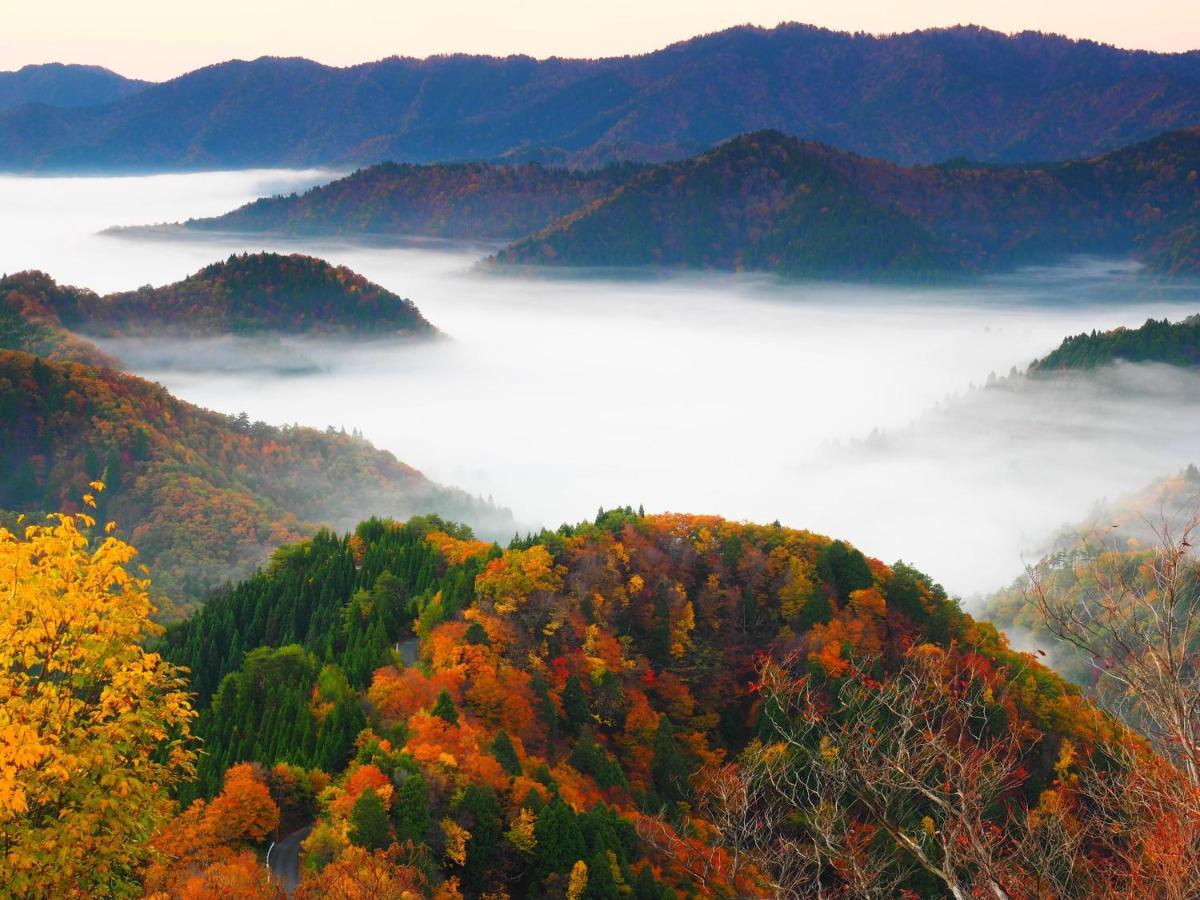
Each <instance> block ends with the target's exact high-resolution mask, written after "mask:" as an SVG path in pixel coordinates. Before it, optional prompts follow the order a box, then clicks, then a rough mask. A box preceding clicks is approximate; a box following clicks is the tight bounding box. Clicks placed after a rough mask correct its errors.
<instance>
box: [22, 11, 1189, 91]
mask: <svg viewBox="0 0 1200 900" xmlns="http://www.w3.org/2000/svg"><path fill="white" fill-rule="evenodd" d="M781 21H795V22H805V23H809V24H814V25H820V26H824V27H827V28H832V29H836V30H844V31H869V32H874V33H889V32H897V31H911V30H914V29H918V28H929V27H935V26H948V25H957V24H967V23H970V24H976V25H984V26H987V27H989V28H994V29H996V30H998V31H1003V32H1016V31H1024V30H1037V31H1050V32H1055V33H1059V34H1065V35H1068V36H1070V37H1074V38H1088V39H1091V40H1096V41H1101V42H1103V43H1109V44H1115V45H1117V46H1119V47H1127V48H1133V49H1146V50H1158V51H1165V52H1179V51H1186V50H1193V49H1198V48H1200V2H1195V0H1186V2H1185V0H1143V2H1141V3H1137V4H1133V3H1129V2H1122V3H1120V4H1117V3H1113V2H1105V0H1100V2H1086V0H1009V2H1006V3H1003V4H1001V3H998V2H994V0H993V2H979V0H957V2H955V0H909V2H907V3H898V2H896V0H891V2H889V0H809V2H800V3H798V2H783V0H743V2H740V3H738V4H736V5H734V4H730V3H729V2H728V0H724V2H715V0H593V2H567V0H557V2H556V0H511V2H508V3H504V4H500V3H496V2H491V0H433V2H429V0H424V2H422V3H419V4H414V3H407V2H397V0H337V2H331V0H41V2H36V3H35V2H29V0H0V71H4V70H12V69H18V68H20V67H21V66H24V65H27V64H30V63H42V62H73V63H91V64H96V65H102V66H106V67H108V68H110V69H113V70H115V71H117V72H120V73H122V74H123V75H127V76H130V77H139V78H149V79H153V80H161V79H165V78H171V77H174V76H176V75H179V74H182V73H183V72H186V71H190V70H192V69H195V68H198V67H200V66H204V65H209V64H211V63H216V62H221V61H224V60H227V59H232V58H243V59H248V58H254V57H258V56H306V57H308V58H310V59H316V60H319V61H320V62H324V63H329V64H331V65H349V64H353V63H358V62H366V61H369V60H374V59H380V58H382V57H385V56H391V55H401V56H418V57H423V56H428V55H432V54H437V53H452V52H465V53H487V54H496V55H506V54H511V53H526V54H529V55H531V56H537V57H546V56H583V57H596V56H614V55H622V54H626V53H643V52H647V51H650V50H654V49H657V48H659V47H662V46H665V45H667V44H670V43H673V42H675V41H680V40H685V39H687V38H689V37H693V36H695V35H697V34H704V33H707V32H711V31H718V30H720V29H722V28H727V27H729V26H732V25H739V24H745V23H752V24H755V25H763V26H768V27H769V26H773V25H775V24H777V23H779V22H781Z"/></svg>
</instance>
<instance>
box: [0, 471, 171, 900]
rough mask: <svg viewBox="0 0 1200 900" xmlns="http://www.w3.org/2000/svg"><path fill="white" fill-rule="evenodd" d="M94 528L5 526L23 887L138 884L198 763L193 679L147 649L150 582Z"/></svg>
mask: <svg viewBox="0 0 1200 900" xmlns="http://www.w3.org/2000/svg"><path fill="white" fill-rule="evenodd" d="M93 487H95V489H96V490H99V489H100V487H102V486H95V485H94V486H93ZM89 523H91V519H90V517H86V516H82V515H80V516H69V515H54V516H51V517H50V518H49V520H48V521H47V523H46V524H43V525H33V526H30V527H28V528H26V529H25V531H24V533H23V535H20V536H18V535H14V534H12V533H11V532H9V531H8V530H6V529H0V841H2V843H3V846H4V848H5V850H6V852H5V853H4V854H3V855H0V884H3V885H5V886H6V890H9V891H12V892H13V893H14V894H17V895H23V894H26V893H29V892H33V893H37V894H40V895H43V896H68V895H74V894H76V893H82V894H84V895H92V894H93V893H96V894H103V893H109V892H111V891H112V890H113V889H114V886H115V885H118V884H131V883H133V882H134V881H135V880H136V873H137V871H138V870H139V869H140V868H141V867H142V866H144V865H145V863H146V861H147V860H148V859H149V856H150V850H149V849H148V845H147V843H146V837H147V836H148V835H149V834H150V833H151V832H152V831H153V830H154V829H155V828H156V827H157V826H158V825H159V824H161V823H162V822H163V821H165V820H166V819H167V818H169V817H170V814H171V802H170V799H169V797H168V793H167V792H168V790H169V788H170V787H171V785H173V784H175V783H176V782H178V781H179V780H180V779H182V778H185V777H187V776H188V775H190V773H191V771H192V763H193V759H194V751H193V748H192V742H191V737H190V724H191V720H192V718H193V716H194V712H193V710H192V708H191V705H190V702H189V699H188V693H187V692H186V690H185V687H186V686H185V683H184V681H183V679H182V678H181V676H180V673H179V672H178V671H177V670H176V669H174V668H173V667H172V666H171V665H170V664H168V663H167V662H165V661H164V660H163V659H162V658H161V657H160V656H159V655H158V654H156V653H150V652H147V651H146V649H145V647H144V646H143V644H144V641H145V639H146V638H147V637H149V636H151V635H152V634H154V633H155V626H153V625H152V624H151V622H150V614H151V612H152V607H151V604H150V599H149V596H148V594H147V587H148V582H147V581H144V580H141V579H137V578H135V577H133V576H132V575H131V574H130V573H129V571H128V570H127V566H128V564H129V563H130V561H131V560H132V558H133V556H134V553H135V551H134V549H133V548H132V547H130V546H129V545H128V544H125V543H123V542H121V541H119V540H117V539H116V538H113V537H111V536H110V537H107V538H104V539H102V540H101V541H100V542H99V544H98V545H96V544H94V543H93V541H92V539H91V538H90V536H89V535H88V533H87V531H86V530H81V527H80V526H81V525H84V526H88V527H90V524H89Z"/></svg>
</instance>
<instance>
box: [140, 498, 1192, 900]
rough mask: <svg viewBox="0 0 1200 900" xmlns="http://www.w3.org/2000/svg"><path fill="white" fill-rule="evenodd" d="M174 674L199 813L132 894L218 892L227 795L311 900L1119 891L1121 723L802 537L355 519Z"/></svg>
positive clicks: (210, 625)
mask: <svg viewBox="0 0 1200 900" xmlns="http://www.w3.org/2000/svg"><path fill="white" fill-rule="evenodd" d="M413 629H415V632H416V634H417V636H418V637H419V641H420V643H419V661H418V663H417V664H415V665H408V666H406V665H404V663H403V662H402V661H401V658H400V654H398V653H397V652H395V651H394V650H393V646H392V645H393V642H395V641H405V640H408V639H409V637H410V635H412V634H413ZM164 652H165V653H166V655H167V656H168V658H169V659H171V660H173V661H175V662H176V663H178V664H181V665H185V666H188V667H189V668H190V669H191V671H192V673H193V675H192V677H193V678H194V684H195V687H196V689H197V690H198V692H199V699H198V705H199V709H200V711H201V712H200V719H199V722H198V725H197V732H198V734H199V735H200V736H201V737H202V738H203V739H204V742H205V743H204V747H205V755H204V756H203V757H202V759H201V761H200V764H199V777H198V780H197V782H196V783H195V785H194V786H193V788H192V789H190V790H185V796H186V797H190V796H192V795H193V794H194V793H197V792H198V793H199V794H200V795H201V796H213V795H216V796H215V799H214V800H212V802H211V804H210V805H209V806H205V805H204V804H198V805H196V806H193V807H192V808H191V809H190V810H189V811H188V812H186V813H184V814H183V815H182V816H180V818H179V819H178V820H177V821H176V822H175V823H174V824H171V825H168V826H167V827H166V829H165V830H164V832H163V837H162V838H161V839H160V840H159V842H158V844H157V846H159V847H160V848H161V849H164V850H165V851H166V852H167V854H168V859H167V860H165V861H164V862H163V863H162V864H161V865H160V866H158V867H157V868H155V869H153V870H152V872H151V875H150V879H149V882H148V883H149V886H150V887H152V888H157V889H168V890H169V889H170V885H172V884H179V879H181V878H193V879H198V880H200V882H201V883H209V881H210V880H211V879H214V878H218V877H220V875H219V873H220V872H221V871H224V869H222V868H220V866H223V865H230V864H231V863H229V862H228V860H231V859H233V858H235V855H236V853H238V852H239V848H240V847H244V846H245V841H244V839H242V840H239V839H238V835H237V833H236V832H235V833H234V835H233V836H232V837H228V838H226V839H225V840H224V841H223V842H220V841H218V843H217V845H216V846H217V849H216V850H214V849H213V844H212V839H211V838H210V842H209V844H208V845H206V846H205V850H204V852H202V853H197V852H194V851H193V850H192V849H191V847H192V845H193V843H194V841H193V840H189V839H188V836H189V835H190V834H192V833H193V829H195V828H196V827H197V825H198V823H200V822H202V821H209V820H211V819H213V818H215V817H218V816H219V815H220V810H222V809H224V808H226V807H227V806H228V804H229V803H230V801H231V797H232V796H234V795H235V794H236V793H237V792H239V791H241V790H243V789H244V786H243V785H242V782H243V781H244V780H245V779H247V778H253V779H255V780H256V783H257V784H258V785H260V787H259V788H258V789H257V790H258V791H259V792H260V793H261V794H262V796H264V797H266V796H267V794H268V793H269V795H270V799H271V801H272V803H271V804H270V805H269V806H266V804H265V801H264V806H265V807H266V810H267V812H270V813H271V815H272V816H273V818H272V819H271V821H278V820H279V816H280V814H281V813H282V815H283V817H284V818H285V819H286V820H287V821H288V822H290V823H292V824H290V825H289V826H287V827H294V825H296V824H299V823H302V822H304V821H306V820H308V819H309V818H310V817H314V816H315V818H316V826H315V828H314V829H313V830H312V832H311V834H310V835H309V836H308V838H307V839H306V840H305V841H304V844H303V853H302V860H303V871H304V876H303V877H304V880H303V882H302V884H301V889H300V891H301V895H302V896H314V897H315V896H322V894H323V892H328V891H335V890H337V889H338V886H339V885H346V884H350V885H357V884H362V883H369V884H386V885H389V886H399V885H403V886H406V887H407V888H408V889H410V890H414V891H415V892H417V893H423V894H424V895H426V896H436V897H456V896H461V895H465V896H480V895H482V893H483V892H485V891H487V890H491V889H494V888H495V886H496V885H504V886H505V891H506V893H508V894H509V895H510V896H547V897H605V898H613V900H616V898H620V897H626V896H627V897H633V898H668V897H676V896H714V895H715V896H812V895H814V894H815V893H816V892H818V891H825V892H829V893H832V894H837V893H839V892H843V891H845V892H850V893H852V894H856V895H859V896H901V895H904V892H905V891H911V892H913V895H915V896H943V895H945V894H947V893H952V892H953V893H956V894H957V895H960V896H972V895H974V894H975V893H978V892H981V891H984V890H985V889H986V888H988V887H989V886H990V885H994V886H995V887H996V888H997V890H995V891H992V890H988V891H987V893H989V894H991V895H993V896H1004V897H1018V896H1038V895H1043V894H1044V893H1045V892H1047V891H1049V892H1052V893H1055V894H1058V893H1059V891H1060V890H1061V889H1062V888H1063V887H1064V886H1065V885H1070V886H1071V888H1073V889H1074V891H1076V892H1078V893H1080V895H1087V893H1088V890H1089V889H1094V890H1097V891H1102V890H1104V889H1105V888H1106V887H1112V888H1113V889H1115V890H1117V891H1118V892H1119V890H1120V886H1121V885H1123V884H1126V883H1128V882H1127V881H1126V880H1125V879H1127V878H1128V877H1129V876H1130V871H1129V868H1128V867H1129V866H1130V865H1131V864H1132V859H1131V856H1130V855H1126V851H1128V850H1130V849H1131V848H1130V846H1129V845H1128V844H1127V842H1126V838H1125V835H1127V834H1128V832H1126V831H1124V830H1121V831H1118V830H1117V829H1115V828H1111V827H1110V826H1113V824H1114V822H1113V821H1112V820H1107V819H1103V817H1099V818H1096V819H1095V820H1094V823H1093V820H1092V819H1089V816H1093V815H1094V812H1091V811H1089V809H1090V807H1089V803H1090V802H1091V800H1090V795H1089V794H1088V791H1087V789H1086V788H1085V787H1084V785H1085V784H1086V783H1087V777H1088V776H1087V773H1088V772H1089V771H1090V767H1091V766H1092V765H1093V764H1094V760H1095V759H1097V758H1098V757H1100V756H1103V755H1105V754H1107V755H1106V756H1105V758H1106V759H1108V760H1109V762H1108V763H1106V765H1109V766H1111V768H1110V769H1109V771H1108V778H1110V779H1112V781H1111V784H1113V785H1116V784H1129V782H1128V781H1127V780H1126V778H1127V776H1128V774H1129V772H1130V770H1129V768H1128V767H1129V766H1130V765H1132V763H1131V762H1130V761H1129V760H1130V759H1132V758H1127V757H1125V756H1121V755H1120V754H1119V753H1117V750H1118V748H1121V747H1130V748H1132V747H1136V744H1135V743H1125V742H1127V741H1128V740H1129V739H1128V736H1127V735H1125V733H1124V732H1123V731H1122V729H1121V728H1120V727H1119V726H1117V725H1116V724H1114V723H1113V722H1112V721H1111V720H1108V719H1106V718H1105V717H1103V716H1102V715H1100V714H1098V713H1097V712H1096V711H1095V710H1094V709H1093V708H1092V707H1091V706H1090V705H1089V704H1088V703H1087V702H1086V701H1084V700H1083V699H1082V698H1081V696H1080V694H1079V692H1078V690H1077V689H1075V688H1073V687H1071V686H1068V685H1067V684H1065V683H1063V682H1062V681H1061V680H1059V679H1058V677H1057V676H1055V675H1054V674H1053V673H1051V672H1050V671H1049V670H1047V669H1045V668H1044V667H1042V666H1041V665H1040V664H1038V663H1037V662H1035V661H1034V660H1033V659H1032V658H1030V657H1028V656H1024V655H1021V654H1017V653H1013V652H1011V651H1010V650H1008V649H1007V646H1006V642H1005V640H1004V638H1003V637H1002V636H1001V635H999V634H998V633H997V632H996V631H995V630H994V629H993V628H992V627H991V626H989V625H986V624H983V623H978V622H975V621H974V620H972V619H971V617H970V616H968V615H966V614H964V613H963V612H962V611H961V610H960V609H959V607H958V605H957V604H956V603H955V602H954V601H952V600H950V599H948V598H947V597H946V595H945V594H944V592H942V590H941V589H940V588H939V587H938V586H937V585H936V584H934V583H933V582H932V581H931V580H930V579H929V578H927V577H926V576H924V575H922V574H921V573H919V572H917V571H915V570H913V569H912V568H910V567H908V566H905V565H903V564H899V563H898V564H896V565H894V566H887V565H884V564H882V563H880V562H878V561H876V560H872V559H868V558H865V557H864V556H863V555H862V554H861V553H859V552H858V551H857V550H855V549H854V548H852V547H850V546H848V545H846V544H845V543H842V542H839V541H831V540H830V539H828V538H825V537H821V536H818V535H814V534H811V533H808V532H803V531H794V530H789V529H786V528H781V527H779V526H777V525H776V526H757V525H746V524H734V523H731V522H726V521H723V520H721V519H719V518H715V517H695V516H684V515H666V516H643V515H640V514H637V513H634V512H633V511H632V510H630V509H628V508H627V509H625V510H615V511H609V512H603V511H602V512H601V513H600V514H599V515H598V516H597V518H596V520H595V522H594V523H585V524H581V525H579V526H574V527H570V526H563V527H562V528H560V529H559V530H558V531H556V532H543V533H541V534H540V535H538V536H534V537H529V538H527V539H524V540H518V541H514V542H513V543H512V544H511V545H510V546H509V548H508V549H507V550H503V551H502V550H501V549H500V548H499V547H497V546H495V545H490V544H487V543H484V542H480V541H477V540H474V539H473V538H472V536H471V534H470V533H469V532H468V531H466V530H464V529H462V528H460V527H458V526H454V525H451V524H448V523H446V522H444V521H441V520H438V519H434V518H422V519H414V520H412V521H410V522H408V523H407V524H404V525H401V524H398V523H393V522H389V521H380V520H373V521H370V522H365V523H363V524H361V525H360V526H359V527H358V528H357V529H355V531H354V532H353V533H351V534H348V535H345V536H337V535H335V534H332V533H329V532H325V533H322V534H320V535H318V536H316V537H315V538H314V539H313V540H311V541H309V542H306V543H304V544H300V545H297V546H294V547H288V548H286V549H284V550H281V551H279V552H278V553H277V554H276V556H275V558H274V559H273V560H272V562H271V564H270V565H269V566H267V567H266V568H264V569H263V570H262V571H260V572H258V573H257V574H255V575H254V576H252V577H251V578H250V579H248V580H247V581H245V582H243V583H241V584H240V585H238V586H236V587H234V588H232V589H230V590H229V591H228V592H226V593H224V594H222V595H220V596H218V597H215V598H213V599H212V600H211V601H210V602H209V603H208V604H207V605H206V606H205V607H204V608H203V609H202V610H200V611H199V612H198V613H197V614H196V616H195V617H193V618H192V619H190V620H189V621H187V622H185V623H182V624H180V625H179V626H177V627H175V628H173V629H172V630H171V632H170V633H168V635H167V637H166V647H165V651H164ZM245 761H250V762H252V763H253V764H254V765H255V766H258V768H257V772H258V773H259V774H258V775H254V774H253V773H254V771H255V769H254V768H253V767H249V768H248V767H245V766H244V765H242V763H243V762H245ZM892 766H895V768H891V767H892ZM889 773H892V774H889ZM894 775H895V777H893V776H894ZM900 776H902V777H900ZM1108 812H1113V813H1114V815H1115V817H1116V821H1119V822H1120V824H1121V826H1122V829H1124V828H1127V827H1128V828H1141V827H1143V826H1144V825H1145V824H1146V823H1144V822H1141V821H1139V820H1138V819H1137V814H1135V813H1134V812H1133V811H1132V810H1124V811H1121V812H1117V811H1115V810H1106V814H1107V813H1108ZM1102 819H1103V825H1102V826H1101V821H1102ZM1171 821H1174V820H1171ZM1163 823H1164V824H1166V820H1163ZM1094 825H1095V826H1101V827H1094ZM972 835H976V836H977V837H975V838H972ZM982 835H986V838H983V837H979V836H982ZM1114 835H1119V836H1118V837H1114ZM1169 841H1170V839H1169V838H1167V837H1166V836H1165V834H1164V844H1168V843H1169ZM1162 846H1163V845H1156V846H1155V848H1154V852H1157V851H1158V850H1159V849H1162ZM1138 847H1139V849H1137V850H1136V851H1135V852H1136V853H1138V854H1140V853H1141V852H1142V850H1141V849H1140V847H1141V845H1140V844H1139V845H1138ZM1115 850H1120V851H1121V852H1120V853H1117V852H1114V851H1115ZM914 852H915V856H914ZM1146 852H1152V851H1150V850H1148V849H1147V850H1146ZM222 854H224V855H222ZM1138 859H1139V860H1140V856H1139V857H1138ZM218 861H222V862H218ZM1162 865H1163V860H1162V859H1161V858H1158V859H1157V860H1154V861H1149V862H1147V863H1146V864H1144V865H1139V868H1138V875H1137V877H1138V878H1140V879H1142V880H1141V881H1140V882H1139V883H1140V884H1142V885H1143V886H1145V885H1148V884H1150V883H1151V881H1150V880H1149V879H1152V878H1155V877H1156V875H1157V874H1158V872H1157V870H1156V868H1155V867H1156V866H1158V867H1161V866H1162ZM1166 865H1167V868H1170V864H1169V863H1168V864H1166ZM1154 883H1157V882H1154ZM396 890H397V892H398V891H399V887H396ZM247 891H248V895H249V896H266V894H265V893H264V894H259V893H249V891H250V889H249V888H247ZM351 895H352V896H360V895H359V894H354V893H352V894H351ZM364 896H365V895H364Z"/></svg>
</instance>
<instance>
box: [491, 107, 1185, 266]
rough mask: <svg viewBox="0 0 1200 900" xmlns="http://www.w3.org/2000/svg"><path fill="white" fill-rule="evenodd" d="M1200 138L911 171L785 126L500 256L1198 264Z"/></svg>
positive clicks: (734, 262) (578, 261) (578, 262)
mask: <svg viewBox="0 0 1200 900" xmlns="http://www.w3.org/2000/svg"><path fill="white" fill-rule="evenodd" d="M1198 171H1200V131H1198V130H1194V129H1193V130H1189V131H1180V132H1174V133H1171V134H1167V135H1163V136H1161V137H1158V138H1155V139H1153V140H1150V141H1147V142H1146V143H1143V144H1139V145H1136V146H1132V147H1128V148H1125V149H1122V150H1118V151H1114V152H1112V153H1109V154H1107V155H1105V156H1101V157H1097V158H1094V159H1090V160H1084V161H1077V162H1069V163H1061V164H1054V165H1041V166H1031V167H1022V166H1011V167H985V166H973V165H967V164H961V165H958V164H956V165H947V166H923V167H911V168H905V167H901V166H897V165H894V164H892V163H887V162H883V161H881V160H875V159H867V158H863V157H858V156H854V155H852V154H848V153H844V152H842V151H838V150H835V149H832V148H830V147H827V146H823V145H819V144H813V143H806V142H802V141H798V140H796V139H794V138H790V137H788V136H786V135H784V134H781V133H779V132H759V133H755V134H749V135H745V136H742V137H739V138H736V139H734V140H732V141H729V142H728V143H726V144H723V145H722V146H720V147H718V148H717V149H715V150H713V151H711V152H709V153H706V154H704V155H702V156H699V157H696V158H694V159H691V160H688V161H685V162H680V163H668V164H664V165H661V166H656V167H652V168H650V169H648V170H645V171H643V172H641V173H637V174H634V176H633V177H632V178H631V179H630V180H629V182H628V183H626V184H625V185H623V186H622V187H621V188H619V189H618V190H616V191H614V192H613V193H612V194H610V195H609V196H608V197H606V198H604V199H603V200H600V201H597V202H595V203H593V204H591V205H589V206H588V207H585V208H582V209H580V210H577V211H576V212H575V213H572V214H571V215H568V216H566V217H565V218H563V219H562V220H560V221H559V222H556V223H554V224H553V225H551V226H550V227H548V228H546V229H545V230H543V231H541V232H539V233H538V234H535V235H532V236H530V237H527V238H525V239H523V240H521V241H519V242H517V243H515V244H513V245H511V246H510V247H508V248H506V249H504V250H502V251H500V252H499V253H498V254H497V255H496V256H495V257H494V260H495V261H496V262H498V263H501V264H516V265H552V266H581V267H610V266H645V265H652V266H666V267H688V268H708V269H735V270H741V269H747V270H766V271H774V272H779V273H781V274H784V275H800V276H808V275H811V276H835V277H846V276H861V275H871V274H886V275H893V276H899V277H909V276H914V275H932V274H955V273H966V272H973V271H986V270H990V269H1002V268H1012V267H1014V266H1017V265H1021V264H1028V263H1039V262H1047V261H1052V260H1054V259H1058V258H1061V257H1063V256H1066V255H1070V254H1105V255H1132V256H1135V257H1136V258H1138V259H1140V260H1142V261H1143V262H1145V264H1146V265H1147V266H1148V267H1150V268H1152V269H1154V270H1156V271H1161V272H1168V273H1185V272H1194V271H1197V264H1198V263H1200V256H1198V255H1197V248H1198V246H1200V245H1197V244H1196V239H1197V234H1198V233H1197V232H1196V230H1195V224H1194V223H1195V221H1196V218H1197V216H1198V215H1200V180H1198V175H1197V172H1198Z"/></svg>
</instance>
